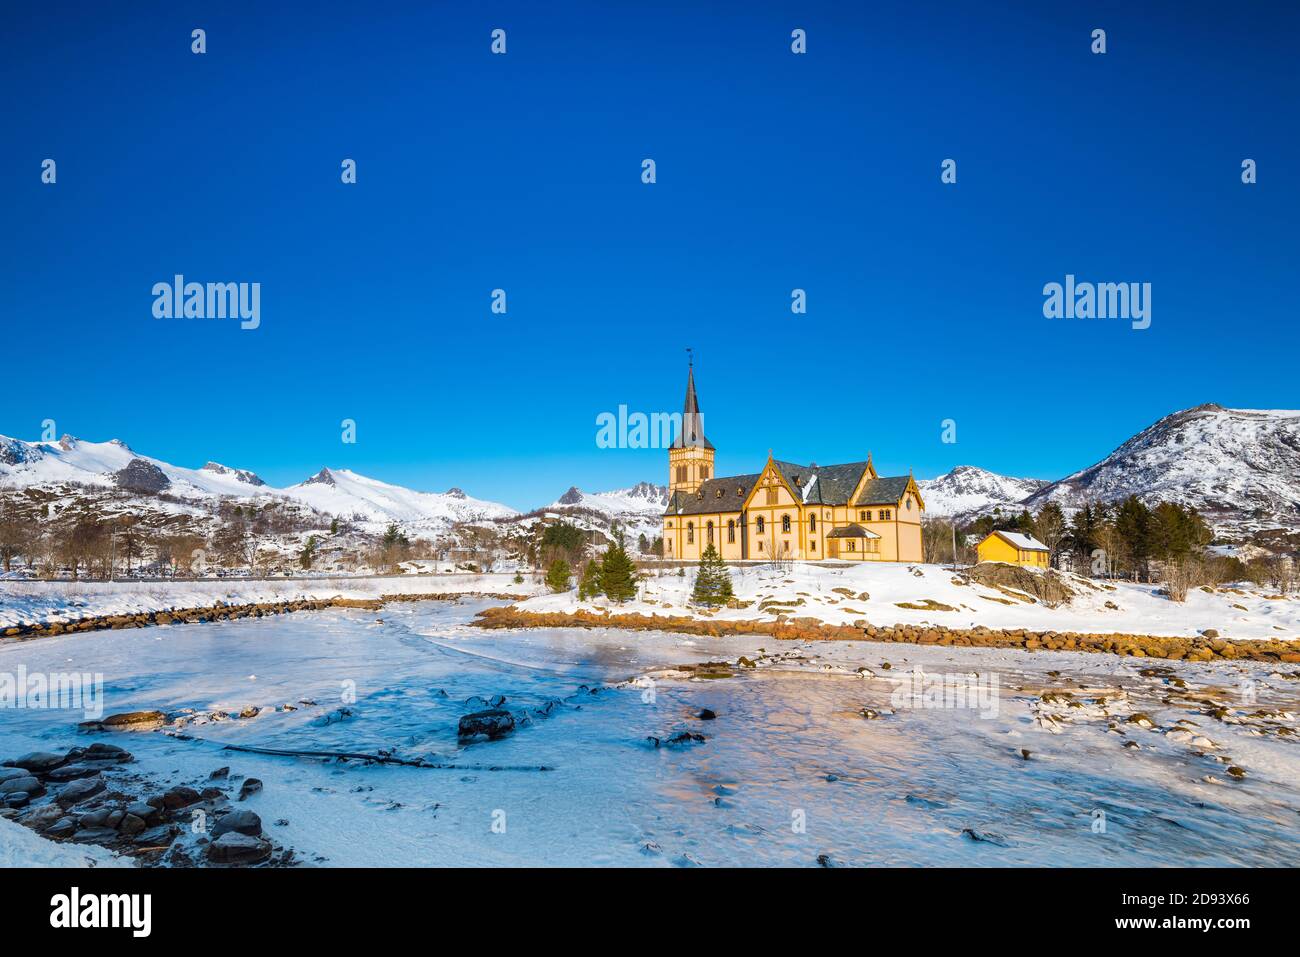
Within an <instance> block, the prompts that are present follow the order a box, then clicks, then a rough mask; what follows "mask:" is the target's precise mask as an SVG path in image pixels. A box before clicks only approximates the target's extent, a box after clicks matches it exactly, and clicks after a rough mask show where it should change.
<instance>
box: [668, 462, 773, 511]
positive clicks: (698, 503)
mask: <svg viewBox="0 0 1300 957" xmlns="http://www.w3.org/2000/svg"><path fill="white" fill-rule="evenodd" d="M761 474H762V473H761V472H760V473H758V474H757V475H728V476H723V477H721V478H711V479H709V480H708V481H707V482H703V483H701V485H700V489H699V492H682V491H677V492H673V494H672V496H671V497H670V498H669V499H668V507H667V508H666V509H665V510H664V514H665V515H702V514H705V513H710V514H711V513H713V512H739V511H740V510H741V508H742V507H743V506H744V504H745V499H746V498H748V497H749V490H750V489H752V488H753V487H754V483H755V482H757V481H758V478H759V475H761ZM719 492H721V493H722V494H721V495H719V494H718V493H719Z"/></svg>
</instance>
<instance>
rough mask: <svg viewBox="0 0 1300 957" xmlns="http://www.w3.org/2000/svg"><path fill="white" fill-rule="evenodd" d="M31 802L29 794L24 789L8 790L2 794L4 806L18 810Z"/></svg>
mask: <svg viewBox="0 0 1300 957" xmlns="http://www.w3.org/2000/svg"><path fill="white" fill-rule="evenodd" d="M31 803H32V799H31V795H29V794H28V793H27V792H26V791H10V792H9V793H8V794H6V795H4V806H5V807H7V808H11V809H12V810H15V811H17V810H20V809H21V808H25V807H26V806H27V805H28V804H31Z"/></svg>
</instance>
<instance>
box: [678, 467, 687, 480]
mask: <svg viewBox="0 0 1300 957" xmlns="http://www.w3.org/2000/svg"><path fill="white" fill-rule="evenodd" d="M677 481H679V482H685V481H686V466H685V465H679V466H677Z"/></svg>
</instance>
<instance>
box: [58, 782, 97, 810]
mask: <svg viewBox="0 0 1300 957" xmlns="http://www.w3.org/2000/svg"><path fill="white" fill-rule="evenodd" d="M102 790H104V782H103V781H101V780H100V779H99V778H80V779H78V780H76V781H73V782H72V783H71V784H69V785H67V786H66V787H65V788H64V789H63V790H62V791H60V792H59V794H58V797H56V798H55V799H54V800H56V801H58V802H59V807H62V808H69V807H72V806H73V805H74V804H80V803H81V802H82V801H85V800H88V799H89V798H92V797H94V796H95V795H96V794H98V793H99V792H100V791H102Z"/></svg>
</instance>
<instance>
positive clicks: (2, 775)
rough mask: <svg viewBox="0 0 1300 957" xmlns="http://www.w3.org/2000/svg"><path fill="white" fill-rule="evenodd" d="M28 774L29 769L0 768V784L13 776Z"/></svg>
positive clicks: (18, 776)
mask: <svg viewBox="0 0 1300 957" xmlns="http://www.w3.org/2000/svg"><path fill="white" fill-rule="evenodd" d="M30 775H31V772H30V771H24V770H23V769H22V768H0V784H3V783H4V782H5V781H9V780H12V779H13V778H25V777H29V776H30Z"/></svg>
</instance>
